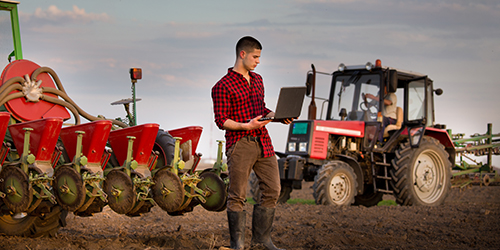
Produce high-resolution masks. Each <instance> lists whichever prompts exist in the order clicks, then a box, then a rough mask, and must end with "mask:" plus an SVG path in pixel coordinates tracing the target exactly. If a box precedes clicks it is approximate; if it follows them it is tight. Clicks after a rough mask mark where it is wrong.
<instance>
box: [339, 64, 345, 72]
mask: <svg viewBox="0 0 500 250" xmlns="http://www.w3.org/2000/svg"><path fill="white" fill-rule="evenodd" d="M344 70H345V64H343V63H341V64H339V71H341V72H344Z"/></svg>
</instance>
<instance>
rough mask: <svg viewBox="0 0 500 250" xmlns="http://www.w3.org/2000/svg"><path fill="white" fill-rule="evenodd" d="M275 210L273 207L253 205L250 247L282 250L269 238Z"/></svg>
mask: <svg viewBox="0 0 500 250" xmlns="http://www.w3.org/2000/svg"><path fill="white" fill-rule="evenodd" d="M275 210H276V209H274V208H266V207H262V206H259V205H254V207H253V216H252V245H251V246H252V247H251V249H268V250H283V249H280V248H277V247H276V246H274V244H273V241H272V240H271V229H272V227H273V221H274V211H275Z"/></svg>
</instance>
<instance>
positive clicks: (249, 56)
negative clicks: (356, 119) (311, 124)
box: [212, 36, 292, 249]
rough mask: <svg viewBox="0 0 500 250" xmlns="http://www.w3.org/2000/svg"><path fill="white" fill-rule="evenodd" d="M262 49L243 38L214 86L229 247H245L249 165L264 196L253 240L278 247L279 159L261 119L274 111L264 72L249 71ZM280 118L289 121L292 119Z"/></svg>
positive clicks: (254, 221)
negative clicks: (222, 145)
mask: <svg viewBox="0 0 500 250" xmlns="http://www.w3.org/2000/svg"><path fill="white" fill-rule="evenodd" d="M261 50H262V45H261V44H260V42H259V41H258V40H257V39H255V38H253V37H249V36H246V37H243V38H241V39H240V40H239V41H238V43H237V44H236V62H235V63H234V67H232V68H229V69H228V72H227V74H226V75H225V76H224V77H222V79H220V80H219V81H218V82H217V83H216V84H215V85H214V86H213V88H212V100H213V105H214V115H215V123H216V124H217V126H218V127H219V128H220V129H223V130H226V135H225V137H226V156H227V159H228V160H227V163H228V168H229V190H228V200H227V219H228V224H229V233H230V242H231V249H244V243H245V223H246V212H245V211H244V210H243V208H244V206H245V197H246V191H247V190H246V188H247V183H248V177H249V175H250V172H251V171H252V169H253V171H254V172H255V174H256V175H257V178H258V180H259V186H260V188H261V190H262V199H261V203H260V204H257V205H255V206H254V210H253V217H252V241H251V244H252V246H261V247H264V248H265V249H277V248H276V247H275V246H274V244H273V242H272V240H271V228H272V224H273V220H274V212H275V208H276V202H277V201H278V197H279V194H280V188H281V187H280V177H279V170H278V162H277V160H276V156H275V154H274V148H273V145H272V143H271V138H270V137H269V134H268V132H267V129H266V128H265V126H266V125H267V124H268V123H269V122H270V121H271V120H263V121H262V120H261V121H260V120H259V119H260V118H262V117H274V112H272V111H271V110H269V109H268V108H266V106H265V102H264V84H263V82H262V77H261V76H260V75H259V74H257V73H254V72H253V70H254V69H255V67H257V65H258V64H259V63H260V55H261ZM280 122H282V123H284V124H290V123H291V122H292V119H287V120H284V121H280ZM221 249H222V248H221Z"/></svg>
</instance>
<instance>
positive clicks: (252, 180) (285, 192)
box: [248, 171, 292, 204]
mask: <svg viewBox="0 0 500 250" xmlns="http://www.w3.org/2000/svg"><path fill="white" fill-rule="evenodd" d="M248 185H249V188H250V194H251V196H252V198H253V200H254V201H255V203H256V204H260V199H261V195H262V191H261V190H260V188H259V179H257V175H256V174H255V172H253V171H252V173H250V177H249V178H248ZM291 192H292V186H291V184H289V183H286V182H285V181H283V180H282V181H281V191H280V196H279V197H278V203H286V202H287V201H288V200H289V199H290V193H291Z"/></svg>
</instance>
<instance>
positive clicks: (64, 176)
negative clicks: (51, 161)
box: [52, 166, 86, 212]
mask: <svg viewBox="0 0 500 250" xmlns="http://www.w3.org/2000/svg"><path fill="white" fill-rule="evenodd" d="M54 176H55V178H54V181H53V184H52V187H53V188H54V193H55V196H56V199H57V203H58V204H59V205H61V207H62V208H63V209H65V210H68V211H69V212H74V211H76V210H77V209H78V208H80V207H81V206H82V205H83V203H84V202H85V192H86V189H85V186H84V185H83V180H82V176H81V175H80V174H79V173H78V172H77V171H76V170H75V169H74V168H72V167H70V166H61V167H59V168H58V169H57V170H56V172H55V173H54Z"/></svg>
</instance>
